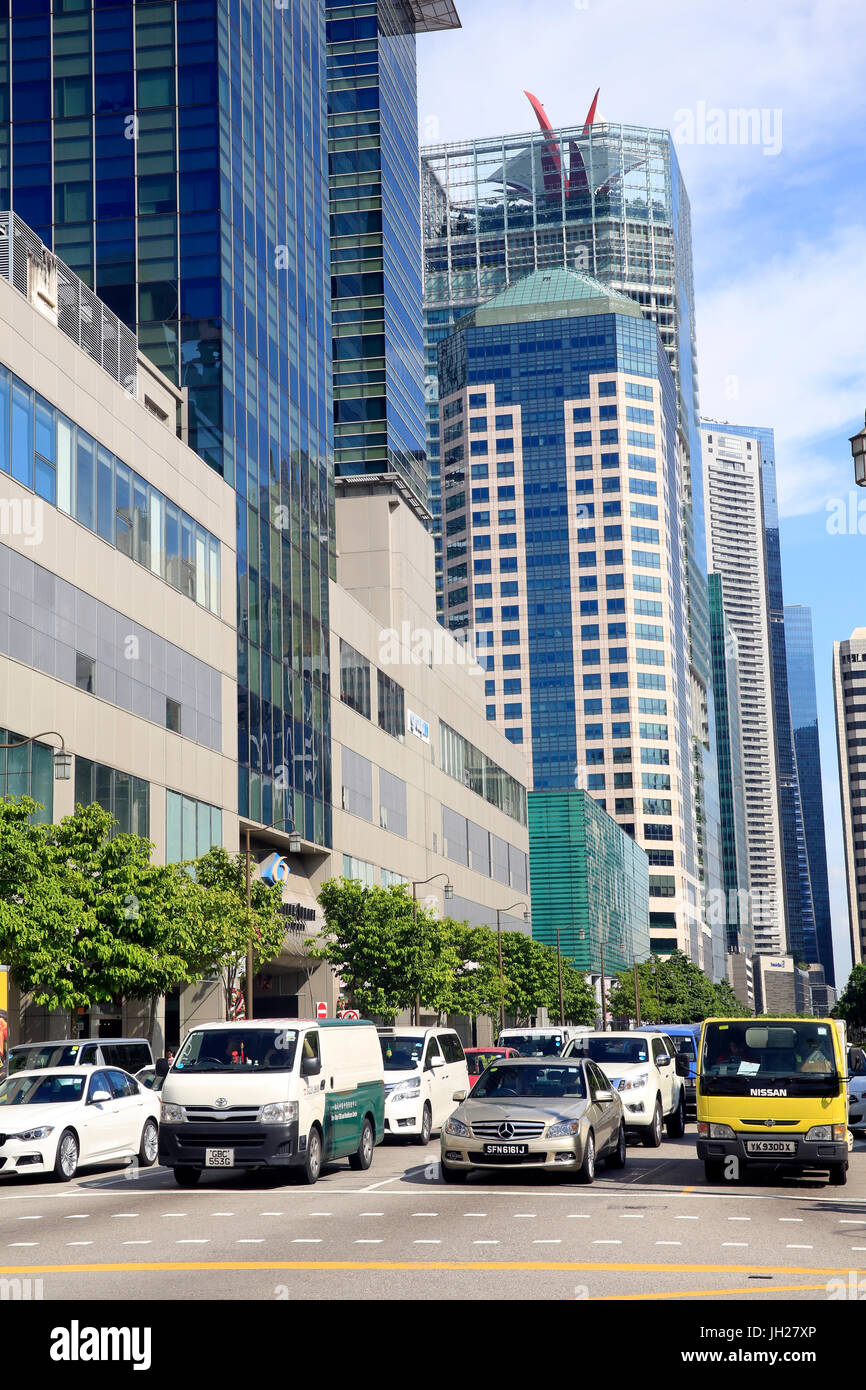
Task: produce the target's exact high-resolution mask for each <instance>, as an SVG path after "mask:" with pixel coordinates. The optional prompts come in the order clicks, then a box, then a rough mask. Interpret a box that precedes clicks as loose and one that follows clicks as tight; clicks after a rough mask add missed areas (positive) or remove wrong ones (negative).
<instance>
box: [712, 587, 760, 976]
mask: <svg viewBox="0 0 866 1390" xmlns="http://www.w3.org/2000/svg"><path fill="white" fill-rule="evenodd" d="M708 588H709V598H710V634H711V639H712V656H713V694H714V696H715V701H714V704H715V716H716V748H717V753H718V768H719V801H720V810H721V847H722V887H723V894H724V896H723V899H722V900H721V901H720V902H719V904H718V908H719V912H720V915H721V917H722V920H723V922H724V926H725V938H726V947H727V950H729V951H741V952H746V953H748V952H751V951H753V950H754V933H753V930H752V924H751V916H750V911H749V897H748V888H749V859H748V840H747V833H748V831H747V820H746V799H745V782H744V776H743V732H742V724H741V722H740V662H739V643H738V641H737V636H736V633H735V632H734V630H733V628H732V627H731V626H730V625H729V623H728V622H727V620H726V618H725V605H724V596H723V593H722V576H721V575H720V574H711V575H710V576H709V581H708ZM711 915H712V914H711Z"/></svg>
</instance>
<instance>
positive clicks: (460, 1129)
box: [442, 1115, 472, 1139]
mask: <svg viewBox="0 0 866 1390" xmlns="http://www.w3.org/2000/svg"><path fill="white" fill-rule="evenodd" d="M442 1133H443V1134H453V1135H455V1136H456V1137H457V1138H458V1139H470V1138H471V1137H472V1130H471V1129H470V1128H469V1126H468V1125H465V1124H464V1123H463V1121H462V1120H457V1119H455V1118H454V1116H453V1115H452V1116H451V1118H450V1120H448V1121H447V1123H446V1125H445V1128H444V1129H443V1131H442Z"/></svg>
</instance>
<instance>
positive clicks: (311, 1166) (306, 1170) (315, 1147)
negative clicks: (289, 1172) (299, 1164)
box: [301, 1128, 322, 1187]
mask: <svg viewBox="0 0 866 1390" xmlns="http://www.w3.org/2000/svg"><path fill="white" fill-rule="evenodd" d="M321 1171H322V1136H321V1134H320V1133H319V1131H318V1130H317V1129H315V1128H314V1129H311V1130H310V1136H309V1138H308V1140H307V1156H306V1158H305V1159H304V1166H303V1168H302V1169H301V1182H303V1183H306V1185H307V1186H308V1187H312V1185H313V1183H314V1182H318V1180H319V1174H320V1173H321Z"/></svg>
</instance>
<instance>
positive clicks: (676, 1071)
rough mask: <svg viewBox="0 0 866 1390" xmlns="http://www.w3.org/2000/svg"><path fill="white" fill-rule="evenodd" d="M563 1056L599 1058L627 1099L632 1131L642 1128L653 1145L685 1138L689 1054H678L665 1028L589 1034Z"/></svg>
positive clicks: (625, 1104) (615, 1087) (625, 1109)
mask: <svg viewBox="0 0 866 1390" xmlns="http://www.w3.org/2000/svg"><path fill="white" fill-rule="evenodd" d="M562 1055H563V1057H571V1056H575V1057H581V1056H583V1057H590V1058H591V1059H592V1060H593V1062H597V1063H598V1065H599V1066H600V1067H601V1069H602V1071H603V1072H604V1073H605V1075H606V1076H607V1078H608V1080H609V1081H610V1084H611V1088H612V1089H613V1090H614V1091H616V1092H617V1094H618V1095H619V1098H620V1100H621V1101H622V1110H623V1119H624V1120H625V1126H626V1129H627V1130H631V1131H632V1132H633V1133H635V1132H636V1133H638V1134H639V1135H640V1137H641V1139H642V1140H643V1142H644V1144H646V1145H647V1147H648V1148H651V1149H657V1148H658V1146H659V1144H660V1143H661V1142H662V1126H663V1125H664V1127H665V1128H666V1129H667V1132H668V1138H670V1139H681V1138H682V1136H683V1134H684V1133H685V1129H686V1083H685V1079H684V1076H683V1073H684V1072H685V1073H686V1074H687V1073H688V1065H689V1064H688V1058H686V1057H679V1056H678V1055H677V1051H676V1048H675V1047H674V1045H673V1043H672V1042H671V1040H670V1038H669V1037H668V1036H667V1035H666V1034H665V1033H584V1034H583V1035H582V1036H581V1037H577V1038H573V1039H572V1041H571V1042H570V1043H568V1045H567V1046H566V1047H565V1048H564V1049H563V1054H562Z"/></svg>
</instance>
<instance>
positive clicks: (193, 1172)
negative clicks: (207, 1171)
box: [174, 1164, 201, 1187]
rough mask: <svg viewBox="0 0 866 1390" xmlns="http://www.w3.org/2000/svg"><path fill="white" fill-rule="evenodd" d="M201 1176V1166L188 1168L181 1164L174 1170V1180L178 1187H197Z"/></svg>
mask: <svg viewBox="0 0 866 1390" xmlns="http://www.w3.org/2000/svg"><path fill="white" fill-rule="evenodd" d="M200 1177H201V1169H200V1168H187V1167H185V1166H184V1165H183V1164H181V1166H180V1167H178V1168H175V1170H174V1180H175V1182H176V1183H177V1185H178V1187H195V1186H196V1184H197V1183H198V1180H199V1178H200Z"/></svg>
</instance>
